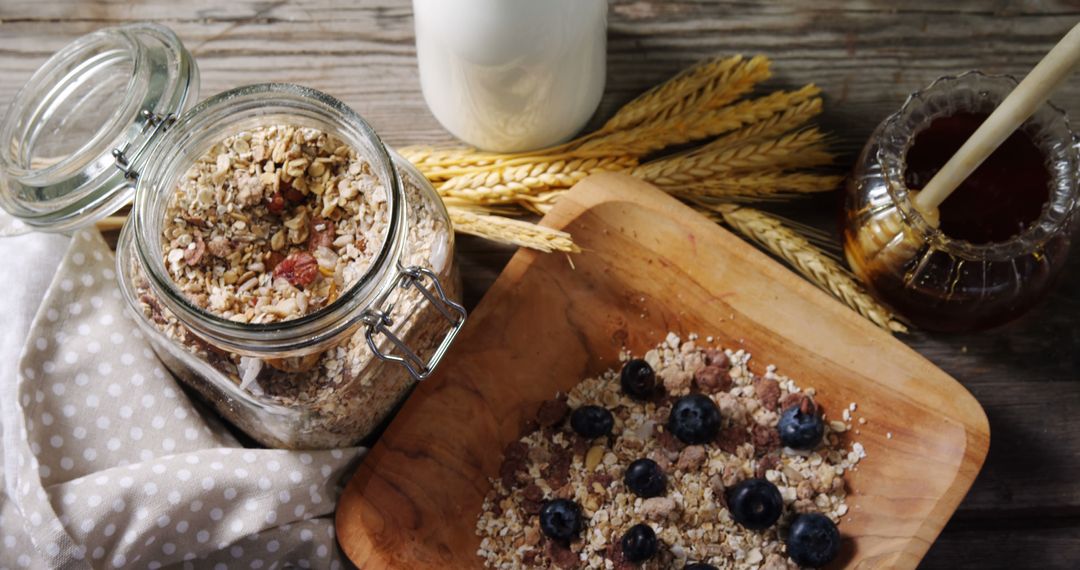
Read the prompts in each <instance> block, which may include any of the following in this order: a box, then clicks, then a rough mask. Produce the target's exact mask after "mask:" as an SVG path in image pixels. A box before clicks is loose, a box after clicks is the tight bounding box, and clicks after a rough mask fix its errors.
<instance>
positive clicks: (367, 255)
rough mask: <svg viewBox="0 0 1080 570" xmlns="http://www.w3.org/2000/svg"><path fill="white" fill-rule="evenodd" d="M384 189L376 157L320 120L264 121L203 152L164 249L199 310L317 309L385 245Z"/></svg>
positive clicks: (282, 315)
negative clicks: (313, 123) (310, 124)
mask: <svg viewBox="0 0 1080 570" xmlns="http://www.w3.org/2000/svg"><path fill="white" fill-rule="evenodd" d="M386 199H387V197H386V190H385V189H384V188H383V185H382V184H381V183H380V181H379V180H378V179H377V178H376V177H375V176H374V175H373V174H372V173H371V169H370V165H369V164H368V162H367V161H365V160H362V159H360V158H359V157H357V155H356V152H355V151H354V150H353V149H351V148H349V147H348V146H346V145H345V144H343V143H341V142H340V141H338V140H337V139H335V138H334V137H332V136H329V135H327V134H326V133H323V132H320V131H318V130H316V129H312V128H297V127H290V126H285V125H272V126H268V127H260V128H257V129H254V130H252V131H249V132H243V133H239V134H237V135H234V136H231V137H228V138H226V139H224V140H223V141H221V143H220V144H219V145H215V146H214V147H213V148H211V149H210V151H209V152H207V153H206V154H205V155H203V156H202V157H201V158H200V159H198V160H197V161H196V162H195V164H194V165H192V166H191V168H190V169H189V170H188V172H187V174H186V176H184V178H183V179H182V180H181V181H180V183H179V184H178V185H177V187H176V190H175V192H174V194H173V195H172V197H171V198H170V200H169V204H168V207H167V210H166V213H165V224H164V227H163V229H162V234H163V235H162V248H163V251H162V255H163V257H164V259H165V264H166V268H167V269H168V271H169V275H170V277H172V279H173V281H174V282H175V283H176V284H177V285H178V286H179V288H180V290H181V291H182V292H183V293H184V295H186V296H187V298H188V299H189V300H191V301H192V302H193V303H194V304H195V305H196V306H198V307H199V308H202V309H205V310H207V311H210V312H212V313H214V314H217V315H219V316H222V317H225V318H228V319H231V320H234V321H237V322H244V323H268V322H274V321H281V320H288V319H293V318H296V317H299V316H303V315H305V314H308V313H309V312H314V311H316V310H318V309H320V308H322V307H324V306H326V305H328V304H329V303H331V302H333V300H334V299H335V298H336V297H337V295H338V294H339V293H340V292H341V291H343V290H345V289H348V288H349V287H350V286H351V285H353V284H354V283H356V282H357V281H359V279H360V277H362V276H363V275H364V273H365V271H366V270H367V268H368V267H369V266H370V264H371V259H372V258H373V257H374V256H375V255H376V254H377V253H378V252H379V250H380V248H381V247H382V242H383V239H384V237H383V234H384V232H385V231H386V227H387V224H388V219H387V208H386V207H385V206H386Z"/></svg>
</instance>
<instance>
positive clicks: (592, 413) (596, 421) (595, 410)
mask: <svg viewBox="0 0 1080 570" xmlns="http://www.w3.org/2000/svg"><path fill="white" fill-rule="evenodd" d="M614 425H615V418H614V417H612V415H611V412H609V411H607V409H605V408H602V407H600V406H593V405H588V406H581V407H579V408H578V409H576V410H574V413H573V414H571V415H570V427H572V428H574V431H575V432H577V434H578V435H580V436H581V437H583V438H585V439H596V438H598V437H603V436H605V435H608V434H610V433H611V428H612V427H613V426H614Z"/></svg>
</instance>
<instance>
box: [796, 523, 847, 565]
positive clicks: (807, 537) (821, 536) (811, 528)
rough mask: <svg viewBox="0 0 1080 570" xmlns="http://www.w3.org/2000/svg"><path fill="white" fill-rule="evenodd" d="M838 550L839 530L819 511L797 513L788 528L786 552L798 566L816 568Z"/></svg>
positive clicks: (825, 562)
mask: <svg viewBox="0 0 1080 570" xmlns="http://www.w3.org/2000/svg"><path fill="white" fill-rule="evenodd" d="M839 552H840V531H839V530H836V525H835V524H833V522H832V521H831V520H829V517H827V516H825V515H823V514H821V513H810V514H805V515H799V516H797V517H795V520H793V521H791V527H790V528H789V529H788V536H787V553H788V556H790V557H791V559H792V560H794V561H795V563H796V564H798V565H799V566H809V567H811V568H817V567H819V566H824V565H826V564H828V563H829V562H831V561H832V559H833V558H836V555H837V553H839Z"/></svg>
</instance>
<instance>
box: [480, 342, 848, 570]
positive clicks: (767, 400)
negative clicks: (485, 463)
mask: <svg viewBox="0 0 1080 570" xmlns="http://www.w3.org/2000/svg"><path fill="white" fill-rule="evenodd" d="M749 360H750V355H749V354H747V353H746V352H744V351H743V350H738V351H732V350H721V349H720V348H719V347H716V346H714V345H712V341H711V339H708V341H707V342H698V339H697V338H696V337H695V336H691V337H690V338H689V339H688V340H685V341H683V340H681V339H680V338H679V337H677V336H676V335H674V334H669V335H668V337H667V339H666V341H665V342H664V343H663V344H661V345H660V346H658V347H657V348H655V349H653V350H650V351H649V352H647V353H646V354H645V355H644V358H642V359H633V358H631V357H630V355H626V354H624V355H623V361H624V364H623V367H622V369H621V371H615V370H609V371H608V372H606V373H605V374H603V375H601V376H599V377H596V378H587V379H585V380H583V381H582V382H581V383H580V384H578V385H577V386H576V387H574V388H573V389H572V390H571V391H570V393H569V394H560V395H558V396H557V397H556V398H554V399H552V400H549V401H547V402H545V403H543V404H542V405H541V407H540V410H539V413H538V415H537V418H536V421H535V422H534V423H533V425H531V426H527V428H526V430H525V431H526V432H527V433H526V434H525V435H524V436H523V437H522V438H521V439H520V440H518V441H515V442H512V443H511V444H510V445H509V446H508V447H507V449H506V450H505V452H504V458H503V462H502V465H501V468H500V472H499V477H498V478H496V479H493V480H492V482H491V483H492V489H491V491H490V492H489V494H488V495H487V497H486V499H485V501H484V507H483V511H482V513H481V515H480V517H479V520H478V521H477V524H476V531H477V534H478V535H479V536H480V538H481V546H480V549H479V552H478V554H479V555H480V556H481V557H482V558H483V559H484V562H485V563H486V565H487V566H488V567H491V568H500V569H504V568H505V569H509V568H563V569H569V568H597V569H599V568H604V569H627V568H649V569H651V568H684V567H685V568H690V569H694V570H706V569H710V568H725V569H726V568H760V569H768V570H781V569H790V568H798V567H800V566H806V567H817V566H820V565H823V564H826V563H827V562H828V561H829V560H831V559H832V558H834V557H835V556H836V555H837V552H838V550H839V546H840V542H841V538H840V534H839V531H838V529H837V523H839V522H840V520H841V518H842V517H843V516H844V515H845V514H847V511H848V506H847V504H846V503H845V497H846V491H845V486H844V478H843V476H844V474H845V473H846V472H847V471H848V470H851V469H854V468H855V467H856V465H857V463H858V462H859V461H860V459H862V458H863V457H865V456H866V454H865V451H864V449H863V447H862V446H861V445H860V444H859V443H850V447H846V446H847V445H848V444H846V443H845V441H844V440H845V438H843V437H842V436H841V434H843V433H844V432H847V431H848V430H849V429H851V427H852V426H851V420H852V415H851V411H853V408H854V404H852V406H851V408H852V409H850V410H849V409H845V410H844V413H843V414H842V417H843V420H840V419H834V420H831V421H827V420H826V419H825V416H824V414H823V411H822V410H821V409H820V408H819V407H818V405H817V404H816V403H815V401H814V394H815V392H814V390H813V389H812V388H806V389H800V387H799V386H797V385H796V384H795V382H794V381H792V380H791V379H789V378H787V377H785V376H782V375H780V374H778V373H777V371H776V369H775V367H772V366H770V367H768V368H767V369H766V372H765V374H764V375H762V376H757V375H754V374H752V373H751V372H750V371H749V369H748V367H747V363H748V361H749Z"/></svg>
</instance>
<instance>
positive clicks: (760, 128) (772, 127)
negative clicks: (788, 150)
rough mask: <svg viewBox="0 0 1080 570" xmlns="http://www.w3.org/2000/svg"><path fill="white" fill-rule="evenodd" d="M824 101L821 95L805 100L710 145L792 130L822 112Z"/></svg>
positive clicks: (722, 145)
mask: <svg viewBox="0 0 1080 570" xmlns="http://www.w3.org/2000/svg"><path fill="white" fill-rule="evenodd" d="M822 106H823V105H822V101H821V98H820V97H814V98H812V99H808V100H806V101H803V102H801V103H799V104H797V105H795V106H793V107H791V108H788V109H785V110H784V111H783V112H782V113H778V114H776V115H773V116H771V117H769V118H767V119H765V120H763V121H758V122H756V123H751V124H749V125H747V126H745V127H743V128H741V129H738V130H736V131H733V132H731V133H729V134H726V135H724V136H722V137H719V138H717V139H716V140H714V141H712V142H710V143H709V144H708V146H709V147H710V148H713V149H720V148H726V147H732V146H737V145H740V144H745V143H748V142H752V141H758V140H761V139H765V138H769V137H776V136H780V135H782V134H784V133H788V132H791V131H793V130H795V129H797V128H799V127H801V126H802V125H803V124H805V123H806V122H807V121H809V120H810V119H813V118H814V117H816V116H818V115H819V114H821V109H822Z"/></svg>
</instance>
